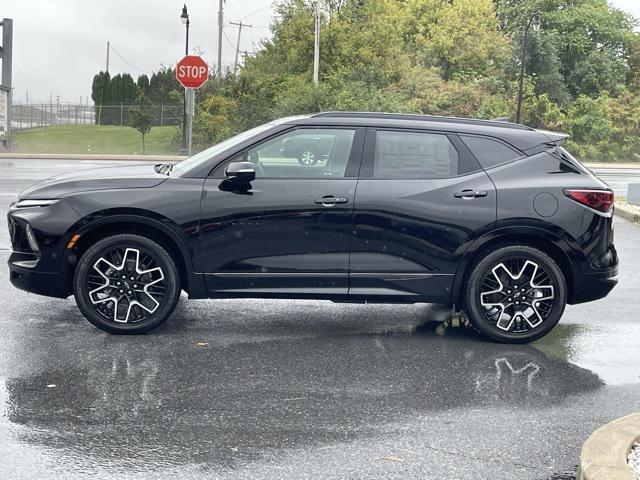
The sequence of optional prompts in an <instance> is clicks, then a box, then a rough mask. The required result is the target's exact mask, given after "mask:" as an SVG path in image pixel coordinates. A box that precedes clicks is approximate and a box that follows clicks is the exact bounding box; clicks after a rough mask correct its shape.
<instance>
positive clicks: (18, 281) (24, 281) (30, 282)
mask: <svg viewBox="0 0 640 480" xmlns="http://www.w3.org/2000/svg"><path fill="white" fill-rule="evenodd" d="M21 262H24V254H22V253H19V252H13V253H12V254H11V255H10V256H9V261H8V262H7V263H8V264H9V280H10V281H11V284H12V285H13V286H14V287H16V288H19V289H20V290H25V291H27V292H31V293H36V294H38V295H45V296H47V297H56V298H66V297H67V296H68V292H66V289H65V283H66V282H65V281H64V279H63V278H62V275H61V274H60V273H56V272H53V273H51V272H39V271H37V270H33V269H31V268H28V267H22V266H20V263H21Z"/></svg>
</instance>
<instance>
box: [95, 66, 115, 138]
mask: <svg viewBox="0 0 640 480" xmlns="http://www.w3.org/2000/svg"><path fill="white" fill-rule="evenodd" d="M110 81H111V76H110V75H109V72H103V71H100V72H98V73H97V74H96V75H94V77H93V82H92V84H91V100H93V104H94V105H95V106H96V107H97V112H96V123H97V124H98V125H100V124H101V123H102V106H103V105H105V104H108V103H109V83H110Z"/></svg>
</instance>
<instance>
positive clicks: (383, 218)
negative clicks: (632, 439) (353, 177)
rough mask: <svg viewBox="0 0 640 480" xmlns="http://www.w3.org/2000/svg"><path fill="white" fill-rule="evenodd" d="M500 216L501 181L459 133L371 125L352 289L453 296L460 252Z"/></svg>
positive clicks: (437, 298) (360, 292) (356, 228)
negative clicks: (493, 179) (498, 192)
mask: <svg viewBox="0 0 640 480" xmlns="http://www.w3.org/2000/svg"><path fill="white" fill-rule="evenodd" d="M495 220H496V192H495V187H494V185H493V183H492V182H491V179H490V178H489V177H488V175H487V174H486V173H485V172H484V170H482V169H481V168H480V166H479V165H478V164H477V161H476V160H475V158H473V156H472V155H471V153H470V152H469V151H468V149H467V148H466V146H465V145H464V144H462V142H461V141H460V139H459V138H458V137H457V136H456V135H453V134H446V133H441V132H429V131H420V130H416V131H403V130H391V129H377V131H376V130H375V129H370V130H369V131H368V132H367V139H366V146H365V150H364V154H363V161H362V168H361V176H360V181H359V183H358V192H357V195H356V203H355V211H354V221H353V228H354V231H355V236H354V238H353V240H352V251H351V262H350V263H351V266H350V271H351V282H350V286H351V288H350V290H349V293H350V295H366V296H372V295H375V296H381V297H388V296H404V297H409V299H411V298H414V299H417V298H416V297H419V296H422V297H427V298H428V301H432V302H448V301H449V299H450V293H451V288H452V285H453V277H454V274H455V273H456V268H457V266H458V264H459V260H460V256H461V254H462V253H463V252H464V250H465V248H466V246H468V244H469V243H470V242H471V241H472V240H473V239H474V238H475V237H473V235H474V234H477V233H478V232H483V231H487V230H488V229H490V228H491V226H492V225H493V224H494V222H495Z"/></svg>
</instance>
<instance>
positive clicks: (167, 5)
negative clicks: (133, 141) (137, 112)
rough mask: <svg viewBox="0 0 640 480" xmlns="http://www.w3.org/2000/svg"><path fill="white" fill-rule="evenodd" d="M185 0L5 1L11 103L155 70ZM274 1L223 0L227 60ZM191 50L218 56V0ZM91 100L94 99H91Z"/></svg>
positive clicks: (174, 46)
mask: <svg viewBox="0 0 640 480" xmlns="http://www.w3.org/2000/svg"><path fill="white" fill-rule="evenodd" d="M183 1H184V0H55V1H54V0H2V1H1V2H0V17H7V18H13V23H14V27H13V29H14V40H13V45H14V54H13V87H14V103H19V102H22V103H24V102H26V101H27V97H28V100H29V102H32V103H33V102H37V103H40V102H46V103H48V102H49V100H50V99H53V101H54V102H56V101H57V100H58V96H59V100H60V102H61V103H66V102H73V103H78V102H79V101H80V99H81V97H82V101H83V102H85V101H86V97H87V96H88V95H90V93H91V81H92V79H93V75H94V74H95V73H97V72H98V71H99V70H103V69H104V68H105V64H106V52H107V41H109V42H111V45H112V49H111V55H110V60H109V71H110V73H111V74H112V75H113V74H116V73H125V72H126V73H130V74H131V75H132V76H133V77H134V78H137V76H138V75H139V74H141V73H146V74H148V75H150V74H151V73H152V72H153V71H154V70H157V69H158V68H159V67H160V66H161V65H166V66H170V65H174V64H175V63H176V62H177V60H179V59H180V58H181V57H182V55H183V54H184V44H185V43H184V42H185V28H184V25H182V23H181V22H180V13H181V11H182V3H183ZM272 3H273V1H272V0H225V7H224V17H225V18H224V23H225V28H224V32H225V36H224V37H223V40H222V57H223V61H222V63H223V64H224V65H232V64H233V61H234V56H235V45H236V41H237V35H238V29H237V27H236V26H234V25H230V24H229V22H238V21H242V22H243V23H248V24H251V25H253V28H243V30H242V37H241V39H240V50H241V51H249V52H251V51H254V50H256V49H257V48H259V45H260V41H261V39H263V38H265V37H266V36H268V34H269V29H268V26H269V23H270V21H271V17H272V14H273V11H272ZM610 3H612V4H613V5H614V6H616V7H618V8H621V9H623V10H626V11H628V12H630V13H632V14H633V15H634V16H635V17H636V18H640V1H639V0H613V1H611V2H610ZM187 7H188V10H189V17H190V26H191V28H190V35H189V36H190V39H189V46H190V50H191V53H193V52H194V50H195V51H196V52H198V53H201V54H202V55H203V57H204V58H205V60H206V61H207V62H208V63H210V64H213V63H215V61H216V59H217V38H218V29H217V22H218V20H217V18H218V15H217V12H218V0H187ZM90 103H91V102H90Z"/></svg>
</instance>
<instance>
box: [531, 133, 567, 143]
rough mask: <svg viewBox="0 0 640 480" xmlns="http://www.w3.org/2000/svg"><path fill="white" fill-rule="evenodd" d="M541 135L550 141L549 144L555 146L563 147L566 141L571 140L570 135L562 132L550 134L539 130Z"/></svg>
mask: <svg viewBox="0 0 640 480" xmlns="http://www.w3.org/2000/svg"><path fill="white" fill-rule="evenodd" d="M538 132H540V133H541V134H543V135H544V136H545V137H547V138H548V139H549V142H548V143H551V144H553V145H561V144H562V143H564V141H565V140H566V139H567V138H569V135H568V134H566V133H561V132H550V131H548V130H538Z"/></svg>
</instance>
